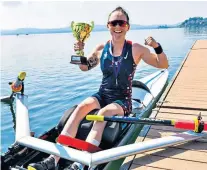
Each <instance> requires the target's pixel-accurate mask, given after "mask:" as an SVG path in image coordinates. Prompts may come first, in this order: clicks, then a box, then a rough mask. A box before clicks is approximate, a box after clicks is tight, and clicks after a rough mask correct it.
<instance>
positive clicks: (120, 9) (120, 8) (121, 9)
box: [108, 6, 129, 23]
mask: <svg viewBox="0 0 207 170" xmlns="http://www.w3.org/2000/svg"><path fill="white" fill-rule="evenodd" d="M116 11H120V12H122V13H123V14H124V15H125V16H126V18H127V22H128V23H129V15H128V14H127V12H126V11H125V10H124V9H123V8H122V7H120V6H119V7H117V8H116V9H114V10H113V11H112V12H111V13H110V14H109V17H108V21H109V18H110V16H111V14H112V13H113V12H116Z"/></svg>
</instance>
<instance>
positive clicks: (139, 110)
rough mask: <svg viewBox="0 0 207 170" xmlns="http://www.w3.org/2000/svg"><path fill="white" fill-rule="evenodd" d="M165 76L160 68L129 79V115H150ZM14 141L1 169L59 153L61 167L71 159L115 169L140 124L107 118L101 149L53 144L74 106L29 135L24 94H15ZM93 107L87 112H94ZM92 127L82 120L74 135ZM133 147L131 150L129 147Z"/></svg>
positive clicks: (79, 135)
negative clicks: (50, 124)
mask: <svg viewBox="0 0 207 170" xmlns="http://www.w3.org/2000/svg"><path fill="white" fill-rule="evenodd" d="M167 80H168V70H166V69H165V70H159V71H157V72H155V73H153V74H150V75H148V76H146V77H144V78H142V79H139V80H134V81H133V83H132V104H133V111H132V113H131V114H130V116H131V117H149V116H150V114H151V111H152V109H153V108H154V107H155V104H156V102H157V101H158V99H159V98H160V96H161V94H162V92H163V91H164V89H165V87H166V85H167ZM15 98H16V142H15V144H14V145H13V146H12V147H11V148H10V149H9V151H8V152H7V153H5V154H4V155H3V156H1V160H2V162H1V164H2V167H3V169H4V170H7V169H11V167H12V168H13V169H15V168H16V169H18V168H19V169H20V168H22V169H25V168H27V166H28V164H29V163H33V162H38V161H41V160H42V159H44V158H46V157H47V156H48V154H53V155H57V156H60V157H61V158H62V159H61V160H60V162H59V169H64V168H65V167H66V166H68V165H69V164H71V163H72V162H74V161H76V162H80V163H83V164H84V165H86V167H89V168H96V169H105V170H106V169H108V170H110V169H118V168H119V167H120V165H121V164H120V163H117V161H114V160H117V159H120V158H124V157H126V156H129V155H132V154H136V151H139V149H137V150H136V147H135V146H134V147H132V146H130V145H129V144H131V145H135V144H133V143H134V142H135V140H136V138H137V136H138V135H139V133H140V131H141V129H142V127H143V125H141V124H130V123H128V124H126V123H116V122H108V123H107V126H106V128H105V131H104V133H103V138H102V142H101V144H100V148H101V151H98V152H95V153H87V152H83V151H81V150H80V148H78V146H77V147H74V146H73V147H66V146H63V145H61V144H56V143H55V140H56V138H57V137H58V136H59V134H60V132H61V130H62V129H63V127H64V124H65V123H66V121H67V119H68V118H69V116H70V115H71V113H72V112H73V110H74V109H75V107H76V106H74V107H72V108H70V109H69V110H67V111H66V112H65V113H64V114H63V116H62V118H61V119H60V121H59V123H58V125H55V126H54V128H52V129H51V130H49V131H47V132H46V133H44V134H43V135H42V136H40V137H39V138H35V137H32V136H30V126H29V111H28V107H27V96H26V95H21V94H17V95H16V97H15ZM97 111H98V110H93V111H91V112H90V113H89V114H96V113H97ZM91 127H92V122H89V121H87V120H83V121H82V122H81V124H80V126H79V129H78V133H77V136H76V138H77V139H79V140H81V141H84V140H85V138H86V136H87V135H88V133H89V131H90V129H91ZM132 148H133V150H132Z"/></svg>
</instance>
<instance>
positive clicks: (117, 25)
mask: <svg viewBox="0 0 207 170" xmlns="http://www.w3.org/2000/svg"><path fill="white" fill-rule="evenodd" d="M107 26H108V28H109V31H110V33H111V35H112V39H114V40H121V39H125V35H126V32H127V31H128V30H129V24H128V22H127V17H126V15H124V14H123V13H122V12H121V11H115V12H113V13H112V14H111V16H110V17H109V21H108V25H107Z"/></svg>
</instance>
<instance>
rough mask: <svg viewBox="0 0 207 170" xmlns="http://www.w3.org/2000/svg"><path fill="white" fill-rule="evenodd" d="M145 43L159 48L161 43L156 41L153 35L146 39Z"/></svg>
mask: <svg viewBox="0 0 207 170" xmlns="http://www.w3.org/2000/svg"><path fill="white" fill-rule="evenodd" d="M145 45H148V46H150V47H153V48H157V47H158V46H159V44H158V43H157V42H156V41H155V39H154V38H153V37H151V36H149V37H148V38H146V39H145Z"/></svg>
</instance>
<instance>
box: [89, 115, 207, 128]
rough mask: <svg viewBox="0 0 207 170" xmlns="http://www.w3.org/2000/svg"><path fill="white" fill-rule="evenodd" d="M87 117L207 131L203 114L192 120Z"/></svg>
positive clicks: (98, 119) (90, 119) (95, 119)
mask: <svg viewBox="0 0 207 170" xmlns="http://www.w3.org/2000/svg"><path fill="white" fill-rule="evenodd" d="M86 119H87V120H89V121H109V122H120V123H133V124H148V125H158V126H161V125H164V126H173V127H175V128H178V129H188V130H194V131H195V132H202V131H203V130H204V131H207V122H204V121H201V119H202V118H201V115H200V114H199V116H198V118H197V119H195V120H192V121H186V120H162V119H151V118H136V117H123V116H98V115H87V116H86Z"/></svg>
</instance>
